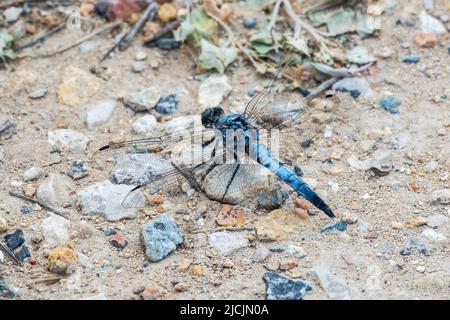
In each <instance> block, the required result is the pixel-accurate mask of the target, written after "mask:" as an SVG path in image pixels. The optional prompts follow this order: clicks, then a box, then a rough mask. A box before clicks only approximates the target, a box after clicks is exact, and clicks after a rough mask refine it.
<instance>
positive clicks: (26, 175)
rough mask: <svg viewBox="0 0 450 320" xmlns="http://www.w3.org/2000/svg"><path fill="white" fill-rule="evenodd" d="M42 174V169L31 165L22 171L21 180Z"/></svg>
mask: <svg viewBox="0 0 450 320" xmlns="http://www.w3.org/2000/svg"><path fill="white" fill-rule="evenodd" d="M43 174H44V170H42V168H39V167H31V168H30V169H28V170H27V171H25V172H24V173H23V181H25V182H27V181H32V180H35V179H37V178H39V177H41V176H42V175H43Z"/></svg>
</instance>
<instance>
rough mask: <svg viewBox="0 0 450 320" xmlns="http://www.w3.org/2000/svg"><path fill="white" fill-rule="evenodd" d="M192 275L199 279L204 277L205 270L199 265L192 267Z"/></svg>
mask: <svg viewBox="0 0 450 320" xmlns="http://www.w3.org/2000/svg"><path fill="white" fill-rule="evenodd" d="M192 274H193V275H195V276H198V277H201V276H203V268H202V267H201V266H199V265H195V266H192Z"/></svg>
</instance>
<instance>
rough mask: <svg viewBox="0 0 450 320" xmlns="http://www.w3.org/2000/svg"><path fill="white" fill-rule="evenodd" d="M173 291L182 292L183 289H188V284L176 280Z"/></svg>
mask: <svg viewBox="0 0 450 320" xmlns="http://www.w3.org/2000/svg"><path fill="white" fill-rule="evenodd" d="M174 288H175V291H176V292H184V291H188V289H189V285H187V284H186V283H184V282H178V283H177V284H176V285H175V286H174Z"/></svg>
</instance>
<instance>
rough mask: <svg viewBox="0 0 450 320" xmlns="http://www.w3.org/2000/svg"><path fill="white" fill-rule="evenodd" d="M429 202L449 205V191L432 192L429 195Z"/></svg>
mask: <svg viewBox="0 0 450 320" xmlns="http://www.w3.org/2000/svg"><path fill="white" fill-rule="evenodd" d="M431 202H433V203H438V204H450V189H440V190H435V191H433V193H432V194H431Z"/></svg>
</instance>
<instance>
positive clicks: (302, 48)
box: [286, 37, 311, 57]
mask: <svg viewBox="0 0 450 320" xmlns="http://www.w3.org/2000/svg"><path fill="white" fill-rule="evenodd" d="M286 40H287V43H288V44H290V45H291V46H292V47H294V49H295V50H297V51H299V52H300V53H303V54H304V55H306V56H308V57H310V56H311V55H310V53H309V48H308V44H307V43H306V40H305V39H304V38H300V37H287V38H286Z"/></svg>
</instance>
